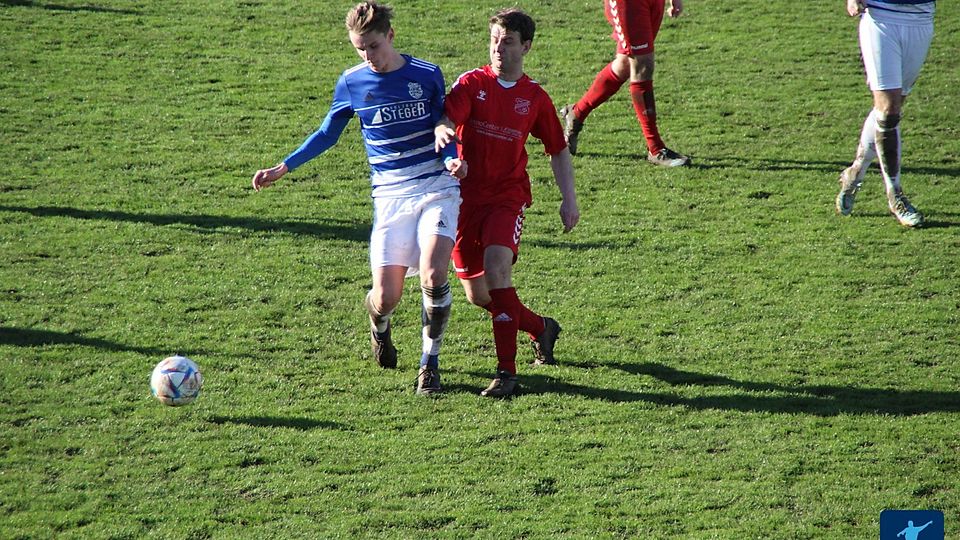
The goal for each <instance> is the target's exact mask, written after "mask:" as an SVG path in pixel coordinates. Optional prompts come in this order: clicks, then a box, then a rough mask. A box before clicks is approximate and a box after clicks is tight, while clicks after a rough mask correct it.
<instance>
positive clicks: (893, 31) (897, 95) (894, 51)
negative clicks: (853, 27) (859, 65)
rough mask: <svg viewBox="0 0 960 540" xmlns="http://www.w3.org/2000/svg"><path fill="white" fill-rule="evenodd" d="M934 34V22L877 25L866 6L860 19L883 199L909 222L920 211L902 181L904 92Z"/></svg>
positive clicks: (914, 223) (918, 218) (915, 222)
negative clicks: (901, 126)
mask: <svg viewBox="0 0 960 540" xmlns="http://www.w3.org/2000/svg"><path fill="white" fill-rule="evenodd" d="M932 37H933V27H932V25H931V26H929V27H925V26H921V27H911V26H902V25H892V24H887V25H884V26H883V27H881V26H880V25H878V24H877V23H876V21H874V20H873V18H872V17H871V16H870V13H869V12H868V13H866V14H865V15H864V16H863V17H862V18H861V20H860V50H861V56H862V57H863V63H864V69H865V71H866V74H867V83H868V84H869V86H870V90H871V92H872V93H873V106H874V113H873V116H874V120H875V135H874V137H875V140H876V152H877V157H878V161H879V162H880V170H881V172H882V174H883V181H884V186H885V189H886V193H887V202H888V205H889V208H890V211H891V212H892V213H893V215H894V216H895V217H896V218H897V220H898V221H899V222H900V223H901V224H903V225H905V226H908V227H913V226H918V225H920V224H922V223H923V215H922V214H920V212H918V211H917V210H916V209H915V208H914V207H913V206H912V205H911V204H910V201H909V200H908V199H907V198H906V196H905V195H904V194H903V188H902V186H901V183H900V162H901V152H902V145H901V140H900V128H899V126H900V117H901V111H902V105H903V98H904V96H905V95H907V94H909V93H910V90H911V88H912V87H913V84H914V82H915V81H916V78H917V76H918V75H919V73H920V68H921V67H922V65H923V62H924V60H925V58H926V54H927V50H928V48H929V45H930V40H931V39H932Z"/></svg>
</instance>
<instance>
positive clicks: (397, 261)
mask: <svg viewBox="0 0 960 540" xmlns="http://www.w3.org/2000/svg"><path fill="white" fill-rule="evenodd" d="M418 221H419V215H418V212H417V209H416V206H415V204H414V201H413V200H412V199H411V198H396V199H395V198H375V199H374V200H373V228H372V230H371V232H370V268H371V269H372V270H375V269H377V268H380V267H384V266H403V267H407V268H409V267H416V266H417V263H418V261H419V258H420V248H419V245H418V244H417V224H418Z"/></svg>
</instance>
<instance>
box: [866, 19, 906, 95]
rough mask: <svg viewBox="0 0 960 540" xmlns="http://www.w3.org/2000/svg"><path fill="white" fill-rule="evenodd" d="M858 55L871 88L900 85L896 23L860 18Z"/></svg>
mask: <svg viewBox="0 0 960 540" xmlns="http://www.w3.org/2000/svg"><path fill="white" fill-rule="evenodd" d="M859 32H860V55H861V57H862V58H863V68H864V71H865V72H866V76H867V84H868V85H869V86H870V90H872V91H874V92H876V91H878V90H895V89H900V88H903V50H902V48H901V47H902V43H901V40H900V31H899V25H894V24H890V23H886V22H880V21H876V20H874V19H873V18H872V17H871V16H870V14H869V12H867V13H865V14H864V15H863V16H862V17H861V18H860V29H859Z"/></svg>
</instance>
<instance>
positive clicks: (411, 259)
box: [370, 187, 460, 277]
mask: <svg viewBox="0 0 960 540" xmlns="http://www.w3.org/2000/svg"><path fill="white" fill-rule="evenodd" d="M459 215H460V188H459V187H452V188H447V189H444V190H442V191H436V192H432V193H425V194H422V195H414V196H412V197H398V198H394V197H377V198H374V199H373V230H372V231H371V233H370V268H371V269H376V268H381V267H384V266H394V265H396V266H406V267H407V277H410V276H415V275H417V273H418V272H419V270H420V251H421V246H422V245H424V244H425V243H426V241H427V240H428V239H429V238H430V237H431V236H446V237H448V238H450V239H452V240H456V236H457V218H458V217H459Z"/></svg>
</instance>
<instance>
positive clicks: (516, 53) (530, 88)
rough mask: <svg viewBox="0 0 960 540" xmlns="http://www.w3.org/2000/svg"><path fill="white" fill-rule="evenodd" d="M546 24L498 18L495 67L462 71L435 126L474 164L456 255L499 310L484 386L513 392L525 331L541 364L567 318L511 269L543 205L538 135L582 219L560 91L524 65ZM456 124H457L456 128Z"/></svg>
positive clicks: (511, 14) (465, 279)
mask: <svg viewBox="0 0 960 540" xmlns="http://www.w3.org/2000/svg"><path fill="white" fill-rule="evenodd" d="M535 29H536V26H535V24H534V22H533V19H531V18H530V16H529V15H527V14H526V13H524V12H523V11H521V10H520V9H519V8H509V9H504V10H501V11H499V12H497V13H496V14H495V15H494V16H493V17H492V18H491V19H490V65H487V66H484V67H482V68H478V69H475V70H473V71H469V72H467V73H464V74H463V75H461V76H460V78H459V79H458V80H457V82H456V83H455V84H454V86H453V88H451V89H450V93H449V94H448V95H447V99H446V102H445V105H444V110H445V112H446V118H444V119H442V120H441V122H440V125H438V126H437V129H436V131H435V133H436V140H437V149H438V150H439V149H440V148H443V147H445V146H446V145H448V144H451V143H452V142H453V141H455V140H457V138H458V137H459V142H460V144H459V152H460V156H461V158H463V159H464V160H469V163H470V170H469V172H468V173H467V177H466V178H464V179H463V180H461V183H460V196H461V197H462V198H463V203H462V204H461V206H460V220H459V222H458V224H457V239H456V245H455V246H454V248H453V262H454V266H455V267H456V271H457V277H459V278H460V282H461V283H462V284H463V288H464V291H465V292H466V295H467V299H468V300H469V301H470V302H471V303H473V304H476V305H478V306H481V307H483V308H484V309H486V310H487V311H489V312H490V315H491V317H492V319H493V336H494V341H495V342H496V349H497V373H496V376H495V378H494V379H493V382H491V383H490V386H489V387H488V388H487V389H486V390H484V391H483V392H481V395H483V396H487V397H507V396H510V395H512V394H513V393H514V391H515V390H516V388H517V365H516V356H517V335H518V333H519V331H520V330H523V331H525V332H527V333H528V334H530V337H531V338H532V339H533V347H534V354H535V356H536V362H535V363H538V364H552V363H554V362H555V360H554V357H553V347H554V343H555V342H556V340H557V335H558V334H559V333H560V325H559V324H557V322H556V321H555V320H553V319H551V318H549V317H542V316H540V315H538V314H536V313H534V312H533V311H531V310H530V309H529V308H527V307H526V306H525V305H524V304H523V303H522V302H521V301H520V298H519V297H518V296H517V292H516V289H514V287H513V282H512V279H511V274H512V271H513V263H514V262H516V260H517V254H518V250H519V246H520V235H521V233H522V232H523V215H524V211H525V210H526V209H527V208H528V207H529V206H530V205H531V204H532V203H533V197H532V195H531V189H530V177H529V176H528V175H527V152H526V150H525V149H524V143H525V142H526V140H527V136H528V135H533V136H534V137H536V138H537V139H540V140H541V141H542V142H543V145H544V148H545V149H546V152H547V154H549V155H550V166H551V168H552V169H553V175H554V178H555V180H556V183H557V187H559V188H560V193H561V195H562V196H563V201H562V202H561V204H560V219H561V221H562V222H563V227H564V232H566V231H569V230H571V229H572V228H573V227H574V226H575V225H576V224H577V221H579V220H580V209H579V207H578V206H577V194H576V191H575V189H574V185H573V184H574V181H573V165H572V162H571V159H570V151H569V150H568V149H567V144H566V142H565V141H564V138H563V128H562V127H561V126H560V122H559V120H558V119H557V114H556V112H555V109H554V105H553V101H551V99H550V96H548V95H547V93H546V92H545V91H544V90H543V88H541V87H540V85H539V84H537V83H536V82H535V81H533V80H531V79H530V77H528V76H527V75H526V74H524V72H523V57H524V55H526V54H527V53H528V52H530V47H531V46H532V45H533V35H534V31H535ZM454 128H455V129H454Z"/></svg>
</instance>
